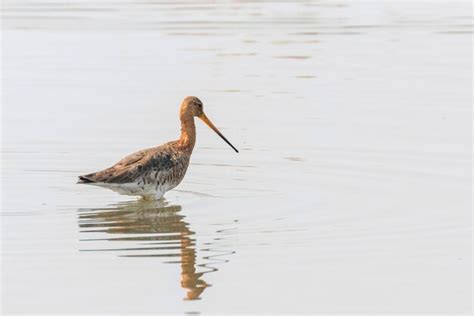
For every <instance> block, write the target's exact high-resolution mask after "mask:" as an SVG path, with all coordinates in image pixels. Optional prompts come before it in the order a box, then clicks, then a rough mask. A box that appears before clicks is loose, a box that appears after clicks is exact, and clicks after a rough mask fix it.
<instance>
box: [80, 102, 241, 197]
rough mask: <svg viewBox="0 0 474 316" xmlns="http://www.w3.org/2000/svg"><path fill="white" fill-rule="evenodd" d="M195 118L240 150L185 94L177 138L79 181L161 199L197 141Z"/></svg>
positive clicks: (182, 173) (180, 174)
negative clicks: (179, 133) (179, 132)
mask: <svg viewBox="0 0 474 316" xmlns="http://www.w3.org/2000/svg"><path fill="white" fill-rule="evenodd" d="M195 117H196V118H199V119H200V120H201V121H203V122H204V123H205V124H206V125H207V126H208V127H209V128H211V129H212V130H213V131H214V132H215V133H216V134H217V135H219V136H220V137H221V138H222V139H223V140H224V141H225V142H226V143H227V144H228V145H229V146H230V147H231V148H232V149H234V151H235V152H236V153H238V152H239V151H238V150H237V148H235V147H234V145H232V144H231V143H230V142H229V141H228V140H227V139H226V138H225V137H224V135H223V134H222V133H221V132H220V131H219V130H218V129H217V127H216V126H215V125H214V124H213V123H212V122H211V120H209V118H208V117H207V116H206V114H204V105H203V103H202V101H201V100H199V98H197V97H195V96H187V97H185V98H184V100H183V101H182V102H181V105H180V109H179V118H180V121H181V135H180V137H179V139H177V140H174V141H170V142H167V143H165V144H163V145H160V146H157V147H152V148H147V149H143V150H140V151H137V152H135V153H133V154H131V155H128V156H126V157H125V158H123V159H121V160H120V161H119V162H117V163H116V164H115V165H113V166H111V167H109V168H107V169H104V170H101V171H98V172H93V173H89V174H85V175H81V176H79V181H78V183H83V184H92V185H97V186H101V187H105V188H108V189H111V190H113V191H116V192H118V193H119V194H123V195H132V196H140V197H142V198H144V199H147V200H150V199H154V200H159V199H161V198H162V197H163V195H164V194H165V193H166V192H168V191H170V190H172V189H174V188H175V187H176V186H177V185H178V184H179V183H180V182H181V181H182V180H183V178H184V176H185V174H186V170H187V169H188V166H189V161H190V158H191V154H192V152H193V149H194V145H195V144H196V126H195V124H194V118H195Z"/></svg>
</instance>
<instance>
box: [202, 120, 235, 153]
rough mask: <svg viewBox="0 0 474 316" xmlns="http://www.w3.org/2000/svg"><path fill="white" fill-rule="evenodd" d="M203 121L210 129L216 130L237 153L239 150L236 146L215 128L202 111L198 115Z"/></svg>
mask: <svg viewBox="0 0 474 316" xmlns="http://www.w3.org/2000/svg"><path fill="white" fill-rule="evenodd" d="M198 117H199V118H200V119H201V120H202V121H203V122H204V123H206V125H207V126H209V128H210V129H212V130H213V131H214V132H216V134H217V135H219V136H220V137H221V138H222V139H223V140H224V141H225V142H226V143H227V144H229V146H230V147H232V149H234V150H235V152H236V153H238V152H239V151H238V150H237V148H235V147H234V145H232V144H231V143H230V142H229V141H228V140H227V138H225V137H224V135H222V133H221V132H219V130H218V129H217V127H215V126H214V124H212V122H211V121H210V120H209V119H208V118H207V116H206V114H204V113H202V114H201V115H199V116H198Z"/></svg>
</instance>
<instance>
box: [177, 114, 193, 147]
mask: <svg viewBox="0 0 474 316" xmlns="http://www.w3.org/2000/svg"><path fill="white" fill-rule="evenodd" d="M179 143H180V145H181V146H182V147H183V148H185V149H187V150H190V151H192V150H193V148H194V144H195V143H196V125H194V117H193V116H191V115H181V136H180V137H179Z"/></svg>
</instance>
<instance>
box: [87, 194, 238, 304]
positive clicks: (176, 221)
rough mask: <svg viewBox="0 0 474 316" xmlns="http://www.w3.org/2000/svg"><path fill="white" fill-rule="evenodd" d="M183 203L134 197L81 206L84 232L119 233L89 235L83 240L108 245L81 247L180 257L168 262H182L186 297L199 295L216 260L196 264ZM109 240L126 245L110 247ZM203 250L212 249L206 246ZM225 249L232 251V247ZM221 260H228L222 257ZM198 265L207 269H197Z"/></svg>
mask: <svg viewBox="0 0 474 316" xmlns="http://www.w3.org/2000/svg"><path fill="white" fill-rule="evenodd" d="M180 212H181V206H180V205H169V204H168V203H167V202H166V201H146V200H140V201H134V202H127V203H122V204H117V205H114V206H112V207H108V208H102V209H81V210H79V227H80V230H81V233H88V234H91V233H95V234H101V233H106V234H111V235H117V236H116V237H110V236H108V237H107V238H86V239H84V238H83V239H81V241H84V242H85V241H87V242H95V243H96V244H97V245H98V244H100V243H101V242H104V243H106V246H107V247H106V248H104V247H101V248H99V247H98V246H97V248H94V249H90V248H88V249H83V250H82V251H112V252H114V253H117V255H119V256H121V257H162V258H173V257H178V258H179V260H169V261H166V263H179V264H180V265H181V281H180V282H181V287H182V288H184V289H185V290H186V297H185V298H184V299H185V300H196V299H200V295H201V294H202V292H203V291H204V290H205V289H206V288H207V287H209V286H210V285H209V284H208V283H206V281H204V280H203V279H202V277H203V275H204V274H205V273H209V272H214V271H217V268H215V267H213V266H211V264H213V263H217V260H214V261H213V260H212V257H213V256H206V257H203V259H205V260H206V259H207V261H211V262H210V263H205V264H199V265H197V264H196V262H197V256H196V249H195V245H196V240H195V239H194V238H192V236H193V235H194V232H193V231H192V230H191V229H190V228H189V224H188V223H187V222H186V221H185V220H184V218H185V217H184V216H183V215H181V214H180ZM110 241H115V242H117V245H118V244H119V243H118V242H120V245H127V244H129V243H130V242H132V243H133V244H132V245H131V246H127V247H120V248H110ZM203 251H212V250H211V249H203ZM224 253H227V254H231V253H233V252H232V251H229V252H226V251H224ZM219 262H227V260H220V261H219ZM197 267H198V268H202V269H204V271H203V272H197Z"/></svg>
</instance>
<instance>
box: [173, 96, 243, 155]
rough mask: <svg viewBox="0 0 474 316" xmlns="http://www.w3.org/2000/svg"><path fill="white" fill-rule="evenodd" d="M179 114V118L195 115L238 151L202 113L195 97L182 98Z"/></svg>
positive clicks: (200, 103) (198, 101) (202, 108)
mask: <svg viewBox="0 0 474 316" xmlns="http://www.w3.org/2000/svg"><path fill="white" fill-rule="evenodd" d="M180 115H181V118H185V117H191V118H192V117H197V118H199V119H201V121H203V122H204V123H205V124H206V125H207V126H209V128H210V129H212V130H213V131H214V132H216V134H217V135H219V136H220V137H221V138H222V139H223V140H224V141H225V142H226V143H227V144H228V145H229V146H230V147H232V149H234V150H235V152H237V153H238V152H239V151H238V150H237V148H235V147H234V146H233V145H232V144H231V143H230V142H229V141H228V140H227V139H226V138H225V137H224V135H222V133H221V132H220V131H219V130H218V129H217V127H215V126H214V124H212V122H211V120H209V119H208V118H207V116H206V114H204V105H203V103H202V101H201V100H199V98H197V97H193V96H189V97H186V98H184V100H183V102H182V103H181V108H180Z"/></svg>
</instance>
